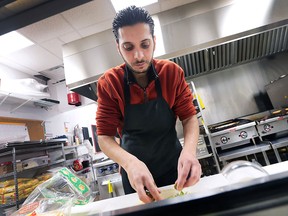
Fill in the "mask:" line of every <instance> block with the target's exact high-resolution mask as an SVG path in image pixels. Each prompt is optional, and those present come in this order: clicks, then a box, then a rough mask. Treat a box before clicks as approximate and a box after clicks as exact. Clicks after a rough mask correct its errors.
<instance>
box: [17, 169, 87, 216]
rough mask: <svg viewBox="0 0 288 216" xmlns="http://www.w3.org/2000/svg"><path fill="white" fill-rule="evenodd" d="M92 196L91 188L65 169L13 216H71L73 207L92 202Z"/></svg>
mask: <svg viewBox="0 0 288 216" xmlns="http://www.w3.org/2000/svg"><path fill="white" fill-rule="evenodd" d="M46 177H49V176H48V175H45V176H41V177H40V178H39V179H45V178H46ZM37 181H39V180H38V179H37ZM91 194H92V192H91V190H90V188H89V187H88V186H87V185H86V184H85V183H84V182H83V181H81V180H80V179H79V178H78V177H77V176H75V175H74V174H73V173H72V172H71V171H70V170H69V169H67V168H66V167H64V168H62V169H60V170H59V171H58V172H57V173H56V174H54V176H53V177H51V178H50V179H48V180H46V181H44V182H43V183H41V184H40V185H38V187H37V188H36V189H34V190H33V191H32V193H31V194H30V195H29V196H28V198H27V199H26V200H25V202H24V203H23V205H22V207H21V208H20V209H19V210H18V211H16V212H15V213H13V214H12V216H27V215H30V216H32V215H33V216H38V215H69V213H70V209H71V207H72V206H74V205H85V204H87V203H89V202H92V201H93V197H92V196H91Z"/></svg>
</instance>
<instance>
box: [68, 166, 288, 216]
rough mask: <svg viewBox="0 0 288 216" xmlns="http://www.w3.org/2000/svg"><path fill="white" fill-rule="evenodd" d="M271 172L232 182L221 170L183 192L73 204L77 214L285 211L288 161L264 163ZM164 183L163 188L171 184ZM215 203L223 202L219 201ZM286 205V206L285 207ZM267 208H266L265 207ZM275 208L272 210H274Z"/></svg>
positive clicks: (216, 213)
mask: <svg viewBox="0 0 288 216" xmlns="http://www.w3.org/2000/svg"><path fill="white" fill-rule="evenodd" d="M264 169H265V170H266V171H267V172H268V173H269V174H271V175H269V176H268V177H265V178H258V179H254V180H251V181H249V182H242V183H236V184H229V182H228V181H227V180H226V179H225V177H224V176H223V175H222V174H216V175H212V176H207V177H203V178H201V179H200V181H199V183H197V184H196V185H194V186H192V187H189V188H187V189H188V190H190V192H192V193H191V194H187V195H184V196H179V197H175V198H173V199H166V200H162V201H158V202H154V203H149V204H143V203H141V202H140V201H139V199H138V196H137V194H136V193H134V194H129V195H124V196H120V197H115V198H111V199H105V200H101V201H97V202H93V203H89V204H87V205H85V206H81V207H73V208H72V213H71V215H72V216H76V215H104V216H105V215H164V214H169V215H171V213H172V214H173V213H175V214H176V213H177V214H178V215H213V216H214V215H240V214H241V215H242V214H244V213H245V214H246V215H247V216H248V215H249V216H250V215H254V213H256V212H258V211H262V212H261V215H262V216H268V215H272V213H273V214H274V215H283V214H281V212H282V211H284V210H285V211H286V213H287V206H288V194H287V190H288V161H286V162H281V163H277V164H273V165H269V166H266V167H264ZM171 187H173V186H167V187H163V188H161V189H163V190H164V189H166V188H171ZM216 203H222V204H221V205H217V204H216ZM283 209H284V210H283ZM263 210H264V211H263ZM271 212H272V213H271Z"/></svg>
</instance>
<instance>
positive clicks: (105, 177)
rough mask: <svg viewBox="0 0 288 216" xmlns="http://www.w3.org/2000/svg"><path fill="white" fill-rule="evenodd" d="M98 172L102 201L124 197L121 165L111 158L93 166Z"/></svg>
mask: <svg viewBox="0 0 288 216" xmlns="http://www.w3.org/2000/svg"><path fill="white" fill-rule="evenodd" d="M93 167H94V168H95V170H96V177H97V182H98V188H99V194H100V196H99V197H100V199H101V200H102V199H107V198H111V197H116V196H122V195H124V194H125V193H124V189H123V185H122V178H121V175H120V173H119V165H118V164H117V163H115V162H114V161H112V160H110V159H109V158H106V159H104V160H103V161H102V162H99V163H96V164H95V165H94V166H93Z"/></svg>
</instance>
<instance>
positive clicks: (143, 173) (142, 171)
mask: <svg viewBox="0 0 288 216" xmlns="http://www.w3.org/2000/svg"><path fill="white" fill-rule="evenodd" d="M98 142H99V146H100V148H101V150H102V151H103V152H104V154H105V155H107V156H108V157H109V158H111V159H112V160H113V161H115V162H116V163H118V164H119V165H120V166H121V168H123V169H124V170H125V171H126V172H127V174H128V178H129V182H130V184H131V186H132V187H133V188H134V190H135V191H136V192H137V193H138V196H139V199H140V200H141V201H142V202H144V203H148V202H152V201H153V200H152V199H151V198H150V197H149V196H148V195H147V194H146V191H145V188H147V189H148V190H149V192H150V194H151V195H152V196H153V198H154V199H155V200H161V197H160V193H159V190H158V188H157V186H156V185H155V182H154V179H153V177H152V175H151V173H150V171H149V170H148V168H147V166H146V165H145V164H144V163H143V162H142V161H140V160H139V159H138V158H137V157H135V156H134V155H132V154H130V153H129V152H127V151H125V150H124V149H123V148H121V147H120V146H119V145H118V143H117V142H116V141H115V140H114V137H113V136H105V135H99V136H98Z"/></svg>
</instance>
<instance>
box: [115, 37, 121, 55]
mask: <svg viewBox="0 0 288 216" xmlns="http://www.w3.org/2000/svg"><path fill="white" fill-rule="evenodd" d="M115 43H116V47H117V50H118V53H119V54H120V55H121V53H120V46H119V43H118V42H117V41H116V40H115Z"/></svg>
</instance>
